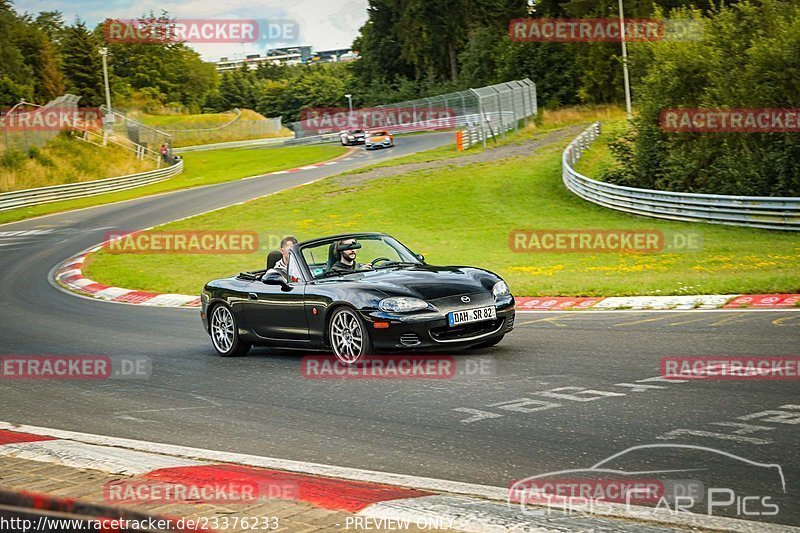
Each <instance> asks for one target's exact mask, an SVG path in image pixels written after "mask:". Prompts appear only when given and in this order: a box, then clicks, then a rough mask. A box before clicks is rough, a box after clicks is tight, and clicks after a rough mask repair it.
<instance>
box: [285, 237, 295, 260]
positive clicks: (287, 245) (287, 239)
mask: <svg viewBox="0 0 800 533" xmlns="http://www.w3.org/2000/svg"><path fill="white" fill-rule="evenodd" d="M295 244H297V239H295V238H294V237H291V236H290V237H284V238H283V240H282V241H281V255H282V256H283V262H284V263H286V262H287V261H288V260H289V248H291V247H292V246H294V245H295Z"/></svg>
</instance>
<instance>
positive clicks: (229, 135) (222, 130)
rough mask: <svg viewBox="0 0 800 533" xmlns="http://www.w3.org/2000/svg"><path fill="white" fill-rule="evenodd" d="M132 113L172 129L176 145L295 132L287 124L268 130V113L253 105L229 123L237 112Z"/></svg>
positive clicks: (150, 124)
mask: <svg viewBox="0 0 800 533" xmlns="http://www.w3.org/2000/svg"><path fill="white" fill-rule="evenodd" d="M131 116H132V117H133V118H135V119H137V120H139V121H141V122H142V123H143V124H145V125H147V126H151V127H153V128H156V129H161V130H165V131H167V132H168V133H170V134H171V135H172V146H173V147H174V148H177V147H181V146H191V145H198V144H210V143H219V142H229V141H244V140H248V139H262V138H269V137H287V136H291V135H292V132H291V131H290V130H288V129H287V128H281V129H280V131H278V132H277V133H265V129H264V125H263V124H259V122H261V121H264V120H266V117H264V116H263V115H261V114H259V113H256V112H255V111H252V110H250V109H242V110H241V113H240V116H239V119H238V120H236V121H234V122H232V123H231V124H229V125H227V126H225V124H227V123H229V122H231V121H233V119H234V118H236V114H235V113H233V112H229V113H205V114H197V115H147V114H144V113H134V114H132V115H131ZM223 126H225V127H223Z"/></svg>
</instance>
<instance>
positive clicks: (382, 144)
mask: <svg viewBox="0 0 800 533" xmlns="http://www.w3.org/2000/svg"><path fill="white" fill-rule="evenodd" d="M364 144H365V145H366V146H365V147H366V149H367V150H375V149H376V148H389V147H390V146H392V141H390V140H389V139H387V140H385V141H381V142H379V143H371V142H366V143H364Z"/></svg>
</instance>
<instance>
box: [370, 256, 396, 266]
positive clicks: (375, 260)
mask: <svg viewBox="0 0 800 533" xmlns="http://www.w3.org/2000/svg"><path fill="white" fill-rule="evenodd" d="M381 261H390V262H391V259H389V258H388V257H378V258H376V259H373V260H372V261H370V263H369V266H371V267H375V265H376V264H378V263H380V262H381Z"/></svg>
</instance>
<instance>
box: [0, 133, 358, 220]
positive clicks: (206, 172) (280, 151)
mask: <svg viewBox="0 0 800 533" xmlns="http://www.w3.org/2000/svg"><path fill="white" fill-rule="evenodd" d="M76 142H77V141H76ZM91 148H92V149H93V150H97V151H100V150H103V149H102V148H98V147H91ZM346 151H347V150H346V149H345V148H344V147H342V146H339V145H334V144H319V145H310V146H287V147H283V146H276V147H267V148H241V149H238V150H212V151H208V152H192V153H188V154H185V156H184V158H183V159H184V166H185V170H184V172H183V173H182V174H179V175H177V176H175V177H173V178H170V179H168V180H166V181H162V182H160V183H155V184H153V185H147V186H144V187H139V188H137V189H130V190H127V191H120V192H115V193H109V194H101V195H98V196H90V197H88V198H80V199H77V200H67V201H64V202H54V203H52V204H42V205H38V206H33V207H26V208H21V209H12V210H9V211H2V212H0V223H3V222H13V221H15V220H22V219H24V218H29V217H33V216H38V215H45V214H48V213H55V212H59V211H67V210H70V209H79V208H81V207H89V206H94V205H101V204H107V203H111V202H118V201H121V200H129V199H131V198H140V197H142V196H148V195H151V194H156V193H160V192H166V191H174V190H177V189H186V188H188V187H197V186H199V185H210V184H212V183H220V182H223V181H231V180H235V179H240V178H245V177H248V176H254V175H257V174H265V173H267V172H273V171H275V170H284V169H289V168H295V167H298V166H303V165H309V164H311V163H316V162H319V161H325V160H327V159H332V158H334V157H336V156H338V155H341V154H343V153H345V152H346Z"/></svg>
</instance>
